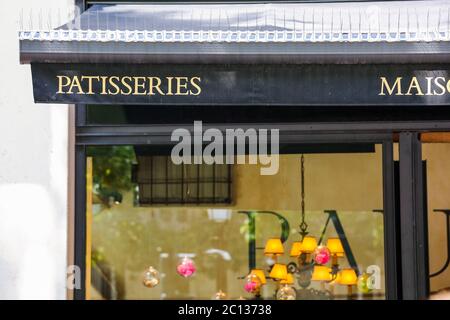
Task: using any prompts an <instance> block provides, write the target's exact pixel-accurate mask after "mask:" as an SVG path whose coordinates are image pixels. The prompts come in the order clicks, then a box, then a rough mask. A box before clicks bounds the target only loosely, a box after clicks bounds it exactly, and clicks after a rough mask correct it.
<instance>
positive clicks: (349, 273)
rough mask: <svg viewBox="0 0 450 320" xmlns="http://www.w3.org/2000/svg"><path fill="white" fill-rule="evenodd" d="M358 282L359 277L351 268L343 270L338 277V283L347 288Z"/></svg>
mask: <svg viewBox="0 0 450 320" xmlns="http://www.w3.org/2000/svg"><path fill="white" fill-rule="evenodd" d="M357 282H358V276H357V275H356V272H355V270H353V269H351V268H346V269H342V270H341V271H340V272H339V275H338V281H337V283H339V284H342V285H347V286H352V285H355V284H356V283H357Z"/></svg>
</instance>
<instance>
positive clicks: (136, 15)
mask: <svg viewBox="0 0 450 320" xmlns="http://www.w3.org/2000/svg"><path fill="white" fill-rule="evenodd" d="M449 19H450V1H447V0H441V1H392V2H361V3H357V2H350V3H342V2H339V3H314V4H311V3H264V4H262V3H253V4H249V3H247V4H235V3H234V4H142V5H130V4H120V5H93V6H92V7H90V8H89V9H88V10H87V11H85V12H84V13H82V14H81V15H80V16H79V17H77V18H76V19H74V20H73V21H70V22H69V23H67V24H65V25H63V26H61V27H59V28H57V29H54V30H26V31H20V33H19V38H20V59H21V62H22V63H30V62H31V63H33V62H52V63H92V62H126V63H129V62H133V63H143V62H145V63H168V62H173V63H205V62H206V63H211V62H216V63H219V62H220V63H249V62H251V63H266V62H268V63H285V62H287V63H309V62H312V63H316V62H320V63H323V62H327V63H330V62H332V63H359V62H383V63H390V62H401V63H404V62H420V63H423V62H448V61H450V23H449Z"/></svg>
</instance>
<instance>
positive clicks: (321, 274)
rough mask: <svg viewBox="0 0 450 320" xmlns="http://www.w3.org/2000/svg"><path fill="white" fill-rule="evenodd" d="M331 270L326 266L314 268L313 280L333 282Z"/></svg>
mask: <svg viewBox="0 0 450 320" xmlns="http://www.w3.org/2000/svg"><path fill="white" fill-rule="evenodd" d="M331 279H332V275H331V268H328V267H326V266H314V270H313V274H312V278H311V280H314V281H331Z"/></svg>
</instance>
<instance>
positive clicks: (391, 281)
mask: <svg viewBox="0 0 450 320" xmlns="http://www.w3.org/2000/svg"><path fill="white" fill-rule="evenodd" d="M382 146H383V152H382V157H383V224H384V257H385V262H384V264H385V275H386V276H385V288H386V299H388V300H397V299H399V298H400V297H401V294H400V292H399V289H400V287H399V279H401V269H400V267H401V265H400V263H401V261H400V259H399V257H400V252H399V251H400V250H399V247H400V241H399V240H398V239H399V228H400V219H399V212H397V210H396V203H395V178H394V172H395V170H394V152H393V143H392V141H384V142H383V145H382Z"/></svg>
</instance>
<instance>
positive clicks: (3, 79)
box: [0, 0, 73, 299]
mask: <svg viewBox="0 0 450 320" xmlns="http://www.w3.org/2000/svg"><path fill="white" fill-rule="evenodd" d="M70 5H73V1H66V0H39V1H35V0H15V1H4V0H3V1H0V30H1V40H0V41H1V42H0V299H65V298H66V288H65V279H66V259H67V221H68V219H67V217H68V209H67V208H68V196H67V194H68V192H67V189H68V150H69V147H68V130H69V128H68V123H69V120H68V114H69V113H68V111H69V107H68V106H66V105H40V104H35V103H34V102H33V94H32V84H31V70H30V66H29V65H20V64H19V41H18V40H17V31H18V28H20V26H19V21H20V16H21V11H22V9H23V11H24V13H23V16H24V22H25V23H24V27H25V28H27V27H28V23H29V22H28V21H29V14H30V9H31V8H33V9H32V11H31V13H32V14H34V18H33V20H34V27H38V25H39V21H38V18H36V16H38V15H40V13H39V12H40V10H41V9H42V14H41V16H42V17H43V18H42V20H43V23H44V26H47V25H48V24H47V21H48V20H46V19H48V18H47V17H48V15H47V12H48V9H49V8H51V10H52V12H57V11H59V14H60V15H62V16H64V13H65V12H67V8H69V7H70ZM57 21H58V20H57V19H53V21H52V24H53V25H54V24H55V23H57ZM63 22H64V21H63Z"/></svg>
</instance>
